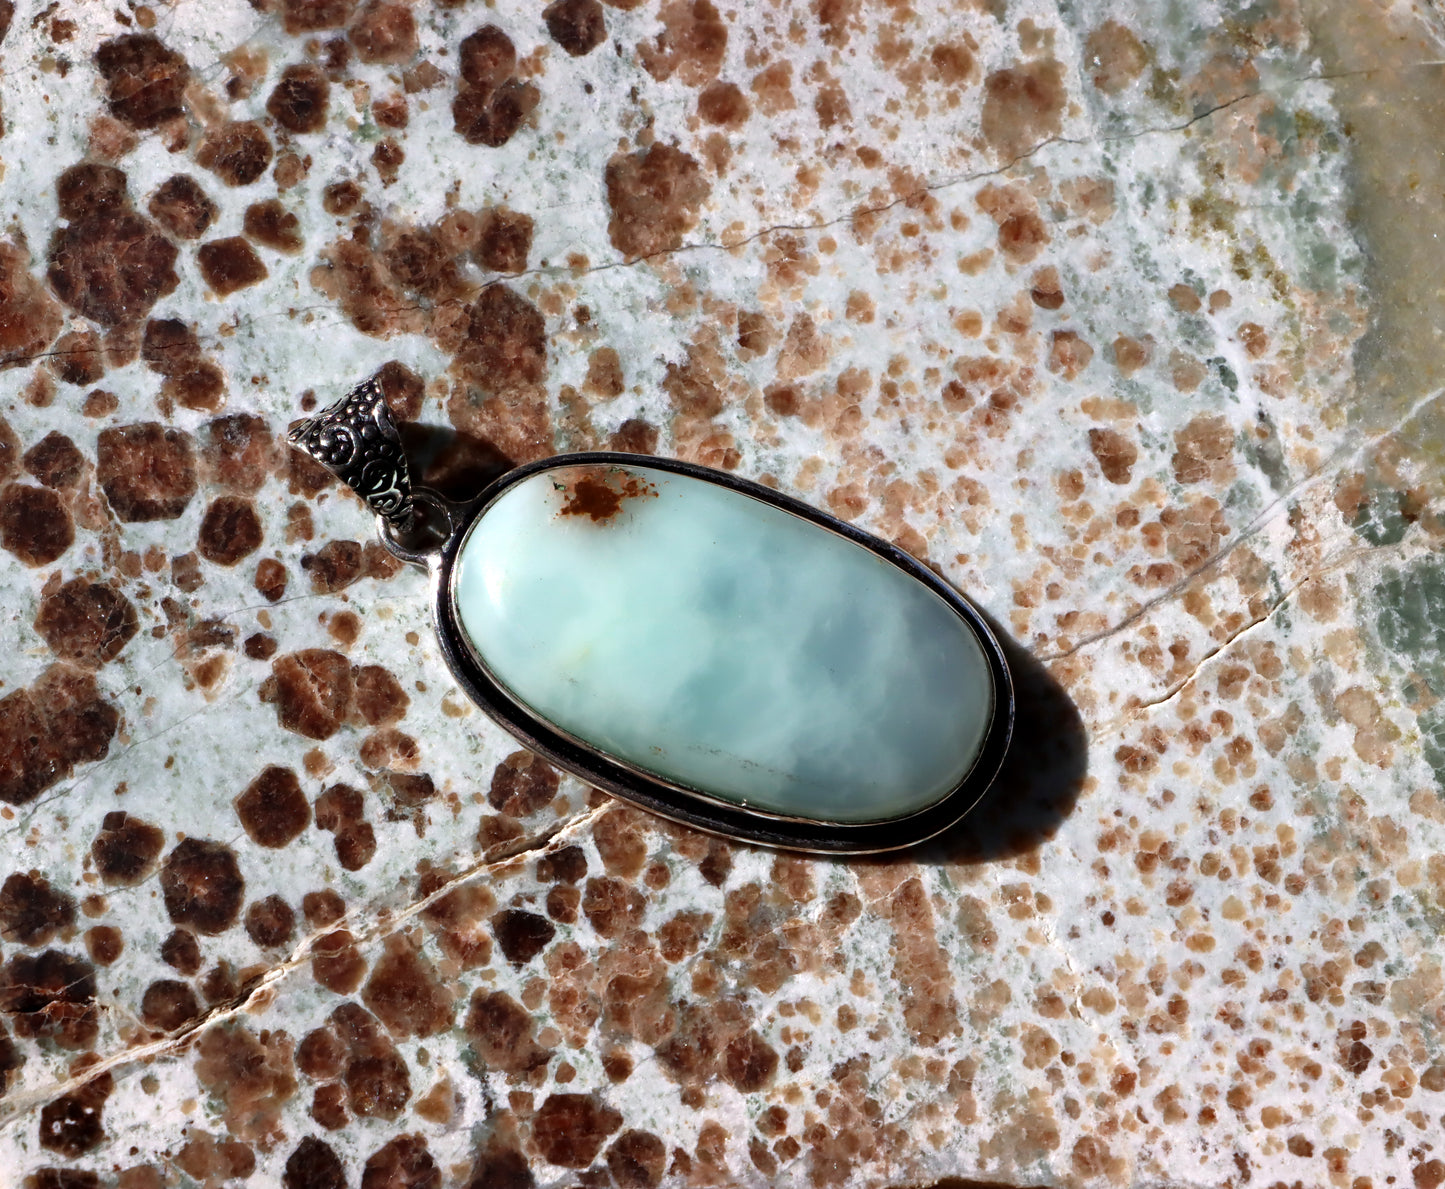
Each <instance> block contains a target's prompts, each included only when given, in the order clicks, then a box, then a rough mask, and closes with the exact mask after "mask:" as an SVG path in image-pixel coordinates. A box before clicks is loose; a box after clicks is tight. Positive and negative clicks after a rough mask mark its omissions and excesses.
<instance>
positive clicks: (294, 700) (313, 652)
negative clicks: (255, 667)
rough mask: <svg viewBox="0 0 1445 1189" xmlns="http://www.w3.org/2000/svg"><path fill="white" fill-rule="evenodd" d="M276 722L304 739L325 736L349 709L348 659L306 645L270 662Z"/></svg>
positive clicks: (338, 654) (330, 733) (352, 687)
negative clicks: (277, 720)
mask: <svg viewBox="0 0 1445 1189" xmlns="http://www.w3.org/2000/svg"><path fill="white" fill-rule="evenodd" d="M271 675H272V678H273V679H274V682H275V688H274V691H268V690H263V692H262V696H263V697H265V696H266V695H267V694H268V693H270V694H271V695H272V698H273V700H274V701H275V702H276V713H277V716H278V718H279V720H280V723H281V725H282V726H283V727H285V728H286V729H287V730H288V731H295V732H296V734H298V735H304V736H306V737H307V738H308V739H329V738H331V736H332V735H334V734H335V733H336V731H337V729H338V728H339V727H340V726H341V724H342V723H343V722H345V721H346V718H347V715H348V713H349V712H350V709H351V698H352V693H353V690H354V682H353V679H352V676H351V662H350V661H348V660H347V659H346V658H345V657H344V656H342V655H341V654H340V653H339V652H332V651H330V650H329V649H324V648H308V649H304V650H302V651H300V652H288V653H286V654H284V655H283V656H279V657H277V658H276V659H275V660H274V661H272V662H271Z"/></svg>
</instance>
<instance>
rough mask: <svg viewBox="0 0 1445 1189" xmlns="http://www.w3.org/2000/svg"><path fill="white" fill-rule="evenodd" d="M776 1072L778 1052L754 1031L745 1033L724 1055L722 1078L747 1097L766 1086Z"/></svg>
mask: <svg viewBox="0 0 1445 1189" xmlns="http://www.w3.org/2000/svg"><path fill="white" fill-rule="evenodd" d="M777 1068H778V1053H777V1050H776V1049H774V1048H773V1046H772V1045H770V1044H768V1042H767V1041H765V1040H764V1039H763V1038H762V1037H761V1036H759V1035H758V1034H757V1033H756V1032H753V1031H748V1032H745V1033H743V1034H742V1035H741V1036H739V1037H738V1038H737V1039H736V1040H734V1041H731V1042H730V1043H729V1044H728V1047H727V1048H726V1049H725V1050H724V1051H723V1076H724V1077H725V1078H727V1080H728V1081H729V1082H730V1083H731V1084H732V1086H733V1087H734V1088H735V1089H737V1090H739V1091H741V1092H742V1093H744V1094H752V1093H754V1092H755V1091H758V1090H761V1089H763V1088H764V1087H765V1086H767V1084H768V1083H769V1082H770V1081H772V1078H773V1074H774V1073H775V1072H776V1071H777Z"/></svg>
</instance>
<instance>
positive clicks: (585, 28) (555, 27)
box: [542, 0, 607, 58]
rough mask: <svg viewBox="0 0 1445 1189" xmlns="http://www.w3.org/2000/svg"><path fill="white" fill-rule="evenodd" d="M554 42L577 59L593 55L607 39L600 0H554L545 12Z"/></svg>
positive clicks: (549, 31)
mask: <svg viewBox="0 0 1445 1189" xmlns="http://www.w3.org/2000/svg"><path fill="white" fill-rule="evenodd" d="M542 19H543V20H544V21H546V22H547V32H548V33H550V34H551V35H552V40H553V41H555V42H556V43H557V44H558V45H560V46H561V47H562V48H563V49H564V50H566V51H567V52H568V53H569V54H571V55H572V56H573V57H574V58H580V57H582V56H583V55H584V54H590V53H591V52H592V51H593V50H595V49H596V48H597V47H598V46H599V45H601V44H602V43H603V42H604V41H606V40H607V23H606V21H605V20H603V17H602V5H601V4H599V3H598V0H553V2H552V3H551V4H549V5H547V7H546V8H544V9H543V10H542Z"/></svg>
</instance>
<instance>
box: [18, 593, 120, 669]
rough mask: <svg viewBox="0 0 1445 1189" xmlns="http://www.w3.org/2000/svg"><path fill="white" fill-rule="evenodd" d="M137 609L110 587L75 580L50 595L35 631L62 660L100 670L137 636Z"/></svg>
mask: <svg viewBox="0 0 1445 1189" xmlns="http://www.w3.org/2000/svg"><path fill="white" fill-rule="evenodd" d="M137 627H138V620H137V617H136V611H135V608H134V607H132V606H131V605H130V602H129V601H128V600H127V599H126V597H125V596H124V595H122V594H120V593H119V592H117V591H114V590H112V589H111V588H110V587H108V586H102V585H100V584H99V583H95V582H88V581H86V580H85V579H84V578H72V579H71V580H70V581H69V582H67V583H66V584H65V585H64V586H62V587H61V588H60V589H59V590H57V591H55V592H54V593H53V594H50V595H47V596H46V597H45V598H44V600H42V602H41V604H40V613H39V614H38V615H37V616H36V617H35V630H36V631H38V632H39V633H40V634H41V635H42V636H43V637H45V642H46V643H47V644H48V645H50V648H51V651H53V652H54V653H55V654H56V655H57V656H58V657H60V658H61V659H62V660H68V661H74V662H75V663H76V664H79V665H84V666H85V667H86V668H89V669H98V668H99V667H100V666H101V665H103V664H105V663H107V662H108V661H113V660H115V658H116V657H117V656H119V655H120V653H121V650H122V649H124V648H125V646H126V644H127V643H129V641H130V639H131V637H132V636H134V635H135V634H136V630H137Z"/></svg>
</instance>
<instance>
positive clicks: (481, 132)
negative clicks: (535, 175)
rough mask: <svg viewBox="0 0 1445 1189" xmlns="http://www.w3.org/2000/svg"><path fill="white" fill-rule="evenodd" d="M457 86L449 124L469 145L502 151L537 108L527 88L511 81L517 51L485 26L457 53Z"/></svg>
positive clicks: (535, 96)
mask: <svg viewBox="0 0 1445 1189" xmlns="http://www.w3.org/2000/svg"><path fill="white" fill-rule="evenodd" d="M457 56H458V59H459V62H460V65H461V85H460V87H459V88H458V90H457V97H456V99H455V100H454V101H453V102H452V123H453V127H454V128H455V130H456V132H457V134H458V135H459V136H460V137H461V138H462V139H463V140H465V141H466V142H467V143H468V144H480V145H486V146H488V147H489V148H497V147H499V146H501V145H504V144H506V143H507V141H509V140H510V139H511V138H512V135H513V134H514V133H515V132H516V131H517V129H518V128H520V127H521V126H522V122H523V121H524V120H525V119H526V118H527V116H528V115H529V114H531V112H532V109H533V108H535V107H536V106H537V101H538V99H539V98H540V95H539V93H538V91H537V88H536V87H535V86H533V85H532V84H531V83H524V82H522V81H521V80H519V79H516V78H513V77H512V72H513V71H514V70H515V69H516V64H517V51H516V49H515V47H514V46H513V45H512V40H511V38H509V37H508V36H507V35H506V34H505V33H503V32H502V30H500V29H499V28H497V26H495V25H484V26H483V27H482V28H480V29H478V30H477V31H476V32H475V33H473V34H472V35H471V36H470V37H467V38H465V39H464V40H463V41H462V43H461V45H460V46H458V47H457Z"/></svg>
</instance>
